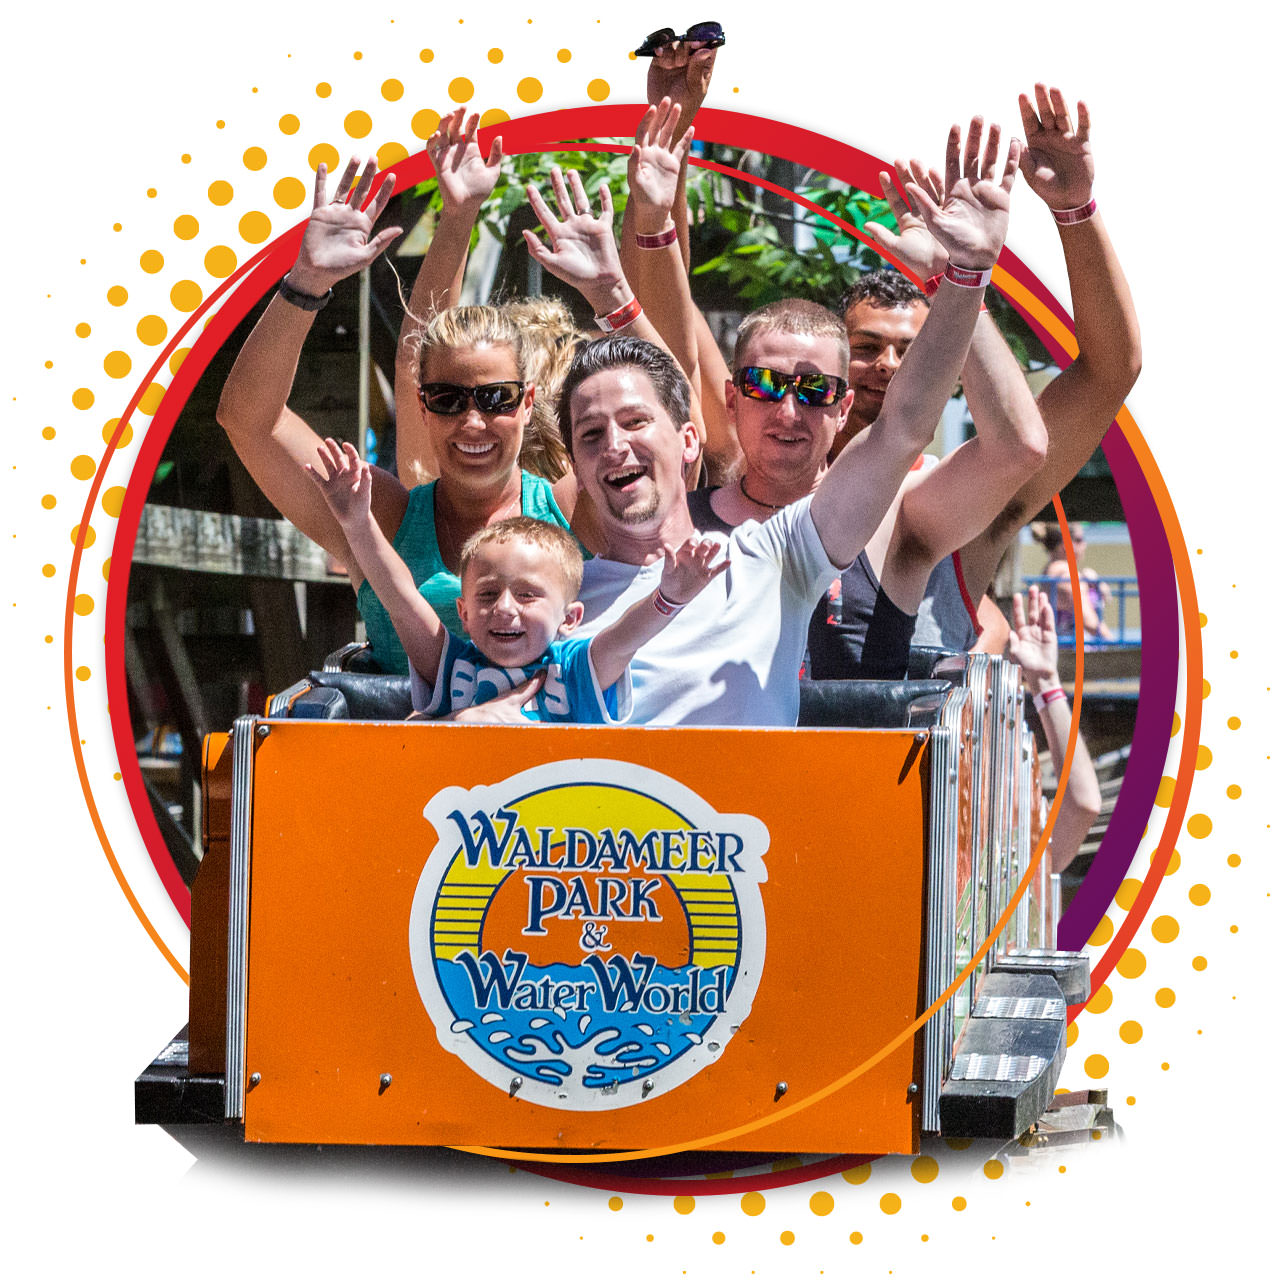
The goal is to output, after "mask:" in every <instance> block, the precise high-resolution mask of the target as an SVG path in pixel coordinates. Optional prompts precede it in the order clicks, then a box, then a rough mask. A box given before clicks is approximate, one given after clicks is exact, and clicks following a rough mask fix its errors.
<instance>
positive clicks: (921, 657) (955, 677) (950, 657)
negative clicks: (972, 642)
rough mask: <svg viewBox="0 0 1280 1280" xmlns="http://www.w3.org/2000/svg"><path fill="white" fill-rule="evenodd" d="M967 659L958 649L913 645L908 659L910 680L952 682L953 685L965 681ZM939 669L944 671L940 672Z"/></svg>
mask: <svg viewBox="0 0 1280 1280" xmlns="http://www.w3.org/2000/svg"><path fill="white" fill-rule="evenodd" d="M965 660H966V657H965V655H964V654H963V653H961V652H959V651H958V650H956V649H943V648H940V647H938V646H937V645H927V644H913V645H912V646H911V655H910V657H909V658H908V659H907V679H908V680H950V681H952V683H953V684H961V683H963V681H964V668H965ZM939 667H941V668H942V669H941V670H939Z"/></svg>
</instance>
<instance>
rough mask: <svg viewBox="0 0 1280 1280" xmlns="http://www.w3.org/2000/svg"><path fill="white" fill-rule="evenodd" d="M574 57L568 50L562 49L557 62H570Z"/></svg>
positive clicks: (557, 56)
mask: <svg viewBox="0 0 1280 1280" xmlns="http://www.w3.org/2000/svg"><path fill="white" fill-rule="evenodd" d="M572 57H573V54H571V53H570V52H569V50H568V49H561V50H560V52H559V53H557V54H556V60H557V61H558V62H568V61H569V59H570V58H572Z"/></svg>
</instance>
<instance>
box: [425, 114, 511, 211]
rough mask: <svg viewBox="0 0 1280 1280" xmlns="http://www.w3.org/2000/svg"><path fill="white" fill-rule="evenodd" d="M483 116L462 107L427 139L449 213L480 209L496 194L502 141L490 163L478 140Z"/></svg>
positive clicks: (491, 153) (491, 154) (495, 146)
mask: <svg viewBox="0 0 1280 1280" xmlns="http://www.w3.org/2000/svg"><path fill="white" fill-rule="evenodd" d="M479 127H480V117H479V115H477V114H475V113H473V114H472V115H470V116H468V115H467V114H466V108H465V107H459V108H458V109H457V110H456V111H453V112H451V113H450V114H449V115H447V116H445V118H444V119H443V120H441V121H440V127H439V128H438V129H437V130H436V131H435V133H433V134H432V135H431V137H430V138H428V139H427V155H429V156H430V157H431V163H432V164H433V165H434V166H435V170H436V179H437V181H438V182H439V185H440V198H441V200H442V201H443V202H444V210H445V212H446V213H456V212H459V211H465V210H475V209H478V208H479V207H480V206H481V205H482V204H483V203H484V202H485V200H487V199H488V198H489V196H490V195H491V194H492V192H493V189H494V187H495V186H497V184H498V177H499V175H500V174H501V172H502V139H501V138H494V140H493V145H492V146H491V147H490V148H489V158H488V159H487V160H486V159H485V158H484V156H483V154H482V153H481V151H480V144H479V143H478V142H477V141H476V130H477V129H478V128H479Z"/></svg>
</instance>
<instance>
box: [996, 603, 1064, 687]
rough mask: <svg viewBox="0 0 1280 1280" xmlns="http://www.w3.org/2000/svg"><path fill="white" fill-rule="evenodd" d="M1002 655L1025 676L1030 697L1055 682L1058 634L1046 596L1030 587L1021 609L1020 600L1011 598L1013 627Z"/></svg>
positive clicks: (1056, 678) (1051, 608) (1051, 605)
mask: <svg viewBox="0 0 1280 1280" xmlns="http://www.w3.org/2000/svg"><path fill="white" fill-rule="evenodd" d="M1005 653H1006V655H1007V656H1008V657H1009V658H1010V660H1012V661H1013V662H1016V663H1017V664H1018V665H1019V666H1020V667H1021V668H1022V669H1023V671H1024V672H1026V675H1027V682H1028V684H1030V686H1031V689H1032V692H1033V693H1038V692H1039V691H1040V687H1041V685H1042V684H1045V683H1053V684H1056V683H1057V682H1058V632H1057V627H1056V624H1055V619H1054V615H1053V604H1052V603H1051V602H1050V599H1049V594H1048V592H1045V591H1041V590H1040V588H1039V587H1038V586H1036V585H1035V584H1034V583H1033V584H1032V585H1031V587H1030V588H1029V589H1028V591H1027V606H1026V608H1025V609H1024V608H1023V606H1022V596H1021V595H1015V596H1014V597H1013V626H1012V628H1011V629H1010V631H1009V640H1008V643H1007V644H1006V646H1005Z"/></svg>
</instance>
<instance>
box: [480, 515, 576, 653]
mask: <svg viewBox="0 0 1280 1280" xmlns="http://www.w3.org/2000/svg"><path fill="white" fill-rule="evenodd" d="M458 617H459V618H460V619H461V621H462V625H463V626H464V627H465V628H466V631H467V634H468V635H469V636H470V637H471V640H472V643H473V644H474V645H475V646H476V648H477V649H479V650H480V652H481V653H483V654H484V656H485V657H486V658H488V659H489V661H490V662H492V663H494V664H495V665H497V666H500V667H523V666H526V665H527V664H529V663H531V662H535V661H536V660H537V659H538V658H540V657H541V656H542V655H543V654H544V653H545V652H546V651H547V646H548V645H549V644H550V643H551V642H552V641H553V640H555V639H556V638H557V637H559V636H562V635H568V634H569V632H570V631H572V630H573V629H574V627H576V626H577V625H578V623H579V622H581V621H582V605H581V604H580V603H578V602H577V601H576V600H574V599H573V598H572V593H571V591H570V587H569V584H568V582H566V580H565V575H564V570H563V569H562V568H561V566H560V564H559V563H558V562H557V560H556V558H555V556H554V555H552V554H551V553H550V552H549V551H548V550H547V549H546V548H545V547H539V546H536V545H534V544H533V543H531V542H527V541H525V540H523V539H521V538H508V539H506V540H505V541H502V542H488V543H486V544H485V545H483V546H481V547H478V548H477V549H476V551H475V553H474V555H473V556H472V557H471V559H470V561H469V562H468V564H467V567H466V569H465V570H464V571H463V575H462V595H461V597H460V598H459V600H458Z"/></svg>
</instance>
